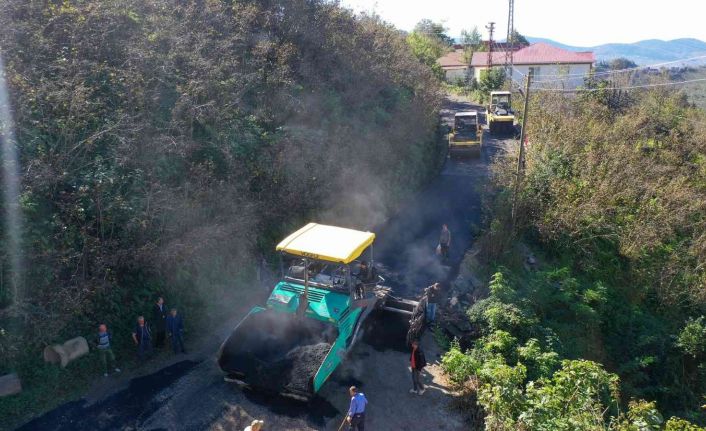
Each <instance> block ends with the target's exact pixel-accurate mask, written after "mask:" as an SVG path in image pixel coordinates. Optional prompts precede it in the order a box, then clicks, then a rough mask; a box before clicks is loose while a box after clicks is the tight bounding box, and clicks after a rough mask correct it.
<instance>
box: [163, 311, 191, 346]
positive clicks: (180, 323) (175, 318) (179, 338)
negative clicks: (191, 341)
mask: <svg viewBox="0 0 706 431" xmlns="http://www.w3.org/2000/svg"><path fill="white" fill-rule="evenodd" d="M167 335H168V336H169V337H170V338H171V340H172V348H173V349H174V354H177V353H186V350H185V349H184V320H183V319H182V318H181V314H178V312H177V309H176V308H172V310H171V312H170V313H169V316H167Z"/></svg>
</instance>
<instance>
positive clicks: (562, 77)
mask: <svg viewBox="0 0 706 431" xmlns="http://www.w3.org/2000/svg"><path fill="white" fill-rule="evenodd" d="M702 59H706V55H699V56H696V57H690V58H684V59H681V60H673V61H665V62H663V63H655V64H648V65H645V66H637V67H629V68H625V69H617V70H606V71H603V72H595V73H592V74H591V76H603V75H613V74H616V73H625V72H633V71H636V70H641V69H654V68H658V67H661V66H666V65H669V64H675V63H686V62H689V61H695V60H702ZM586 75H587V74H586V73H570V74H554V75H545V77H550V78H553V77H559V79H550V80H538V81H534V82H535V83H536V84H541V83H544V82H556V81H563V80H566V79H572V78H575V77H581V76H586Z"/></svg>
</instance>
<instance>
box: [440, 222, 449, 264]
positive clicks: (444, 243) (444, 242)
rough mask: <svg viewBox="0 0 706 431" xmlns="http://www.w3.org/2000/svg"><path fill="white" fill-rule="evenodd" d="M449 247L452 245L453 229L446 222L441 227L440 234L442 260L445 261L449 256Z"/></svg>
mask: <svg viewBox="0 0 706 431" xmlns="http://www.w3.org/2000/svg"><path fill="white" fill-rule="evenodd" d="M449 247H451V231H450V230H449V227H448V226H447V225H446V224H444V225H443V226H442V227H441V235H439V251H440V254H441V260H442V261H444V262H446V261H447V260H448V258H449Z"/></svg>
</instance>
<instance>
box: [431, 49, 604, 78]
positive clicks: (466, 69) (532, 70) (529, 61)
mask: <svg viewBox="0 0 706 431" xmlns="http://www.w3.org/2000/svg"><path fill="white" fill-rule="evenodd" d="M488 55H489V53H488V52H474V53H473V57H472V58H471V61H470V63H469V62H468V59H467V58H466V56H465V55H464V52H463V50H462V49H461V50H454V51H453V52H450V53H448V54H446V55H445V56H443V57H441V58H440V59H439V60H438V61H439V64H440V65H441V68H442V69H443V70H444V72H445V74H446V79H447V80H449V81H453V80H457V79H468V78H470V77H473V78H475V79H476V80H479V79H480V77H481V74H482V73H483V72H484V71H485V70H487V69H488ZM505 55H506V53H505V51H493V53H492V55H491V56H490V67H491V68H501V69H502V68H504V67H505ZM512 57H513V72H512V79H514V80H515V81H516V82H518V83H522V81H524V78H525V76H528V75H532V79H534V80H536V81H554V82H555V83H556V84H557V86H560V87H562V88H576V87H578V86H580V85H582V84H583V80H584V78H585V77H586V76H588V75H589V74H590V73H591V70H592V69H593V65H594V63H595V61H596V58H595V56H594V55H593V52H575V51H568V50H566V49H562V48H558V47H556V46H553V45H549V44H547V43H535V44H532V45H529V46H526V47H523V48H521V49H518V50H517V51H515V52H514V53H513V55H512Z"/></svg>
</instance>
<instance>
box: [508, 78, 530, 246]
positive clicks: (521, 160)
mask: <svg viewBox="0 0 706 431" xmlns="http://www.w3.org/2000/svg"><path fill="white" fill-rule="evenodd" d="M531 84H532V75H531V74H528V75H527V78H526V79H525V105H524V109H523V111H522V127H521V128H520V154H519V155H518V157H517V172H516V174H515V175H516V177H515V190H514V192H513V194H512V214H511V217H512V221H511V223H512V230H513V232H514V230H515V222H516V219H517V195H518V193H519V192H520V181H522V178H523V177H524V175H525V136H526V134H527V117H528V115H529V112H528V111H529V98H530V85H531Z"/></svg>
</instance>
